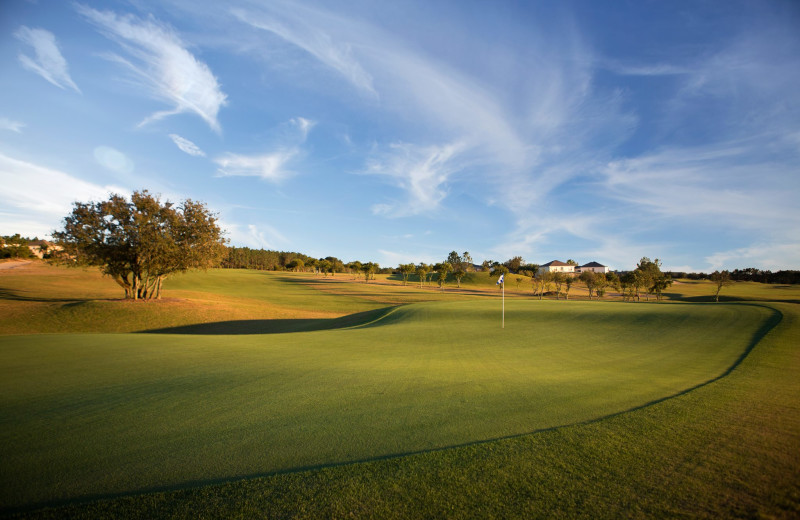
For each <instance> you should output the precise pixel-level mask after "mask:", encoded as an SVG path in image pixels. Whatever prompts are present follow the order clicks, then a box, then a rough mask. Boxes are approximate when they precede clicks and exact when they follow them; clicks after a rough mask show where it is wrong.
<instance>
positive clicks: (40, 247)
mask: <svg viewBox="0 0 800 520" xmlns="http://www.w3.org/2000/svg"><path fill="white" fill-rule="evenodd" d="M28 249H30V250H31V253H33V254H34V256H37V257H38V258H44V255H45V254H47V253H53V252H55V251H61V250H62V249H63V248H62V247H61V246H57V245H55V244H53V243H51V242H48V241H47V240H31V241H29V242H28Z"/></svg>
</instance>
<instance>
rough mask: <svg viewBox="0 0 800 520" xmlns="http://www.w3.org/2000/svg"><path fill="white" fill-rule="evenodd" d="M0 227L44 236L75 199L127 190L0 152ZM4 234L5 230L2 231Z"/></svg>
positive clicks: (98, 197) (63, 215) (126, 191)
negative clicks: (92, 181)
mask: <svg viewBox="0 0 800 520" xmlns="http://www.w3.org/2000/svg"><path fill="white" fill-rule="evenodd" d="M0 183H2V185H3V189H2V190H0V207H2V208H3V211H2V212H0V229H4V230H7V231H9V232H11V233H16V232H19V233H23V234H27V235H28V236H39V237H42V236H45V235H50V233H51V232H52V231H53V230H55V229H56V228H58V227H59V226H60V224H61V220H62V219H63V218H64V217H66V216H67V215H68V214H69V212H70V211H71V210H72V203H73V202H75V201H81V202H88V201H90V200H102V199H106V198H108V195H109V193H119V194H122V195H126V196H127V195H129V192H128V190H125V189H122V188H119V187H115V186H110V185H109V186H100V185H97V184H93V183H90V182H86V181H83V180H81V179H78V178H76V177H73V176H71V175H69V174H67V173H64V172H61V171H58V170H53V169H50V168H46V167H44V166H39V165H36V164H33V163H29V162H25V161H21V160H18V159H14V158H12V157H8V156H6V155H3V154H0ZM3 234H7V233H3Z"/></svg>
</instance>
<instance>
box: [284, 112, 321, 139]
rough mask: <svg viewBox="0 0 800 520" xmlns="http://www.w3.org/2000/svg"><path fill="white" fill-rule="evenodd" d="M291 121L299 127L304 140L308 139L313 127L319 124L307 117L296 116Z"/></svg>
mask: <svg viewBox="0 0 800 520" xmlns="http://www.w3.org/2000/svg"><path fill="white" fill-rule="evenodd" d="M289 122H290V123H291V124H293V125H294V126H295V127H297V129H298V130H300V134H301V140H302V141H305V140H306V138H307V137H308V133H309V132H311V129H312V128H314V125H316V124H317V123H316V121H311V120H310V119H306V118H304V117H295V118H292V119H291V120H289Z"/></svg>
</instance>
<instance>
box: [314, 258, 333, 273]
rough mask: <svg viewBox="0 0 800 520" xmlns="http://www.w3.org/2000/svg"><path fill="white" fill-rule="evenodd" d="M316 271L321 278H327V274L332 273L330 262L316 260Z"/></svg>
mask: <svg viewBox="0 0 800 520" xmlns="http://www.w3.org/2000/svg"><path fill="white" fill-rule="evenodd" d="M317 269H319V272H321V273H322V276H328V273H329V272H333V264H332V263H331V261H330V260H325V259H322V260H317Z"/></svg>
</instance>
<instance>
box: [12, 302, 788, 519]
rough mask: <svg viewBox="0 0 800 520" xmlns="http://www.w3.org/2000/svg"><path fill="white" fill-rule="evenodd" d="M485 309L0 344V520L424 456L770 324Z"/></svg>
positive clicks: (662, 374)
mask: <svg viewBox="0 0 800 520" xmlns="http://www.w3.org/2000/svg"><path fill="white" fill-rule="evenodd" d="M499 304H500V302H499V301H474V302H454V303H427V304H415V305H408V306H405V307H400V308H397V309H395V310H393V311H392V312H390V313H388V314H387V315H385V316H384V317H382V318H381V319H378V320H377V321H373V322H370V323H365V324H362V325H360V326H356V327H352V328H347V329H338V330H322V331H313V332H298V333H291V334H266V335H202V336H195V335H178V334H173V335H168V334H69V335H66V334H64V335H62V334H59V335H29V336H4V337H1V338H0V458H1V459H2V460H3V464H2V468H3V469H2V473H1V474H0V489H2V490H3V491H2V502H1V503H0V507H2V508H8V507H19V506H26V505H32V504H37V503H46V502H50V501H58V500H68V499H74V498H81V497H87V496H103V495H110V494H117V493H127V492H132V491H140V490H147V489H158V488H162V487H163V488H169V487H173V486H179V485H183V484H190V483H199V482H210V481H216V480H224V479H229V478H235V477H240V476H248V475H259V474H265V473H270V472H276V471H283V470H292V469H297V468H303V467H313V466H318V465H325V464H333V463H341V462H347V461H354V460H365V459H370V458H376V457H383V456H387V455H395V454H404V453H411V452H416V451H422V450H431V449H436V448H442V447H447V446H454V445H460V444H467V443H472V442H478V441H483V440H488V439H494V438H498V437H504V436H511V435H519V434H523V433H527V432H532V431H535V430H540V429H545V428H551V427H556V426H561V425H566V424H573V423H577V422H583V421H590V420H594V419H598V418H601V417H604V416H608V415H611V414H616V413H620V412H624V411H626V410H630V409H632V408H636V407H640V406H643V405H646V404H648V403H651V402H653V401H657V400H661V399H664V398H667V397H670V396H674V395H676V394H679V393H681V392H684V391H686V390H688V389H691V388H693V387H696V386H697V385H701V384H703V383H705V382H707V381H709V380H712V379H715V378H718V377H720V376H721V375H724V374H725V373H726V372H727V371H728V370H730V369H731V367H733V366H735V364H736V363H737V362H738V360H740V359H741V357H742V356H743V355H744V354H746V353H747V352H748V350H749V349H750V348H752V346H753V345H754V344H755V342H757V340H758V338H759V337H760V335H761V334H763V333H764V328H765V327H766V324H767V322H768V321H769V319H770V317H771V316H772V315H773V313H774V312H775V311H773V310H771V309H768V308H766V307H760V306H756V305H743V304H719V305H702V304H658V305H631V304H621V303H617V304H615V303H598V302H563V301H561V302H558V301H555V302H554V301H541V302H540V301H522V300H515V301H507V302H506V316H505V329H502V330H501V329H500V312H499V311H500V308H499Z"/></svg>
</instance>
